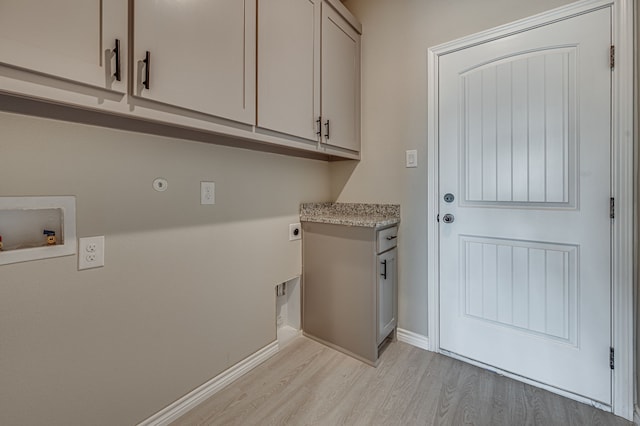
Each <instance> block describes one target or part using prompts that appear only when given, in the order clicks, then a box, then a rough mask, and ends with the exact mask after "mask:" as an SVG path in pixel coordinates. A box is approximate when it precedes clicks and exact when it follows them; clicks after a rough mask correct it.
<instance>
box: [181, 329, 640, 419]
mask: <svg viewBox="0 0 640 426" xmlns="http://www.w3.org/2000/svg"><path fill="white" fill-rule="evenodd" d="M173 425H243V426H244V425H261V426H262V425H296V426H297V425H367V426H368V425H456V426H457V425H491V426H493V425H562V426H565V425H567V426H568V425H581V426H582V425H631V423H629V422H627V421H625V420H623V419H621V418H619V417H616V416H614V415H612V414H609V413H605V412H603V411H600V410H597V409H595V408H592V407H590V406H588V405H585V404H581V403H579V402H575V401H572V400H569V399H566V398H563V397H561V396H558V395H555V394H552V393H550V392H547V391H544V390H541V389H538V388H535V387H532V386H529V385H525V384H523V383H520V382H517V381H515V380H512V379H508V378H506V377H501V376H499V375H497V374H494V373H491V372H489V371H486V370H483V369H480V368H477V367H474V366H472V365H469V364H465V363H463V362H460V361H457V360H454V359H452V358H449V357H446V356H443V355H439V354H435V353H431V352H427V351H423V350H421V349H418V348H415V347H413V346H410V345H407V344H404V343H401V342H394V343H392V344H391V345H390V346H389V347H388V348H387V349H386V350H385V352H384V353H383V354H382V357H381V361H380V364H379V366H378V368H373V367H369V366H367V365H365V364H363V363H361V362H359V361H356V360H355V359H352V358H350V357H348V356H346V355H343V354H342V353H340V352H337V351H335V350H333V349H330V348H328V347H325V346H323V345H321V344H319V343H316V342H314V341H312V340H309V339H307V338H304V337H299V338H297V339H295V340H294V341H292V342H291V343H290V344H289V345H287V346H286V347H285V348H284V349H282V350H281V351H280V352H279V353H278V354H277V355H275V356H274V357H273V358H271V359H269V360H268V361H266V362H265V363H263V364H262V365H260V366H259V367H257V368H256V369H254V370H253V371H251V372H250V373H248V374H247V375H245V376H244V377H242V378H241V379H239V380H238V381H236V382H235V383H233V384H231V385H229V386H228V387H227V388H225V389H223V390H222V391H221V392H219V393H217V394H216V395H214V396H212V397H211V398H209V399H208V400H206V401H205V402H204V403H202V404H201V405H200V406H198V407H196V409H194V410H192V411H191V412H189V413H187V414H186V415H184V416H183V417H182V418H180V419H178V420H177V421H176V422H175V423H173Z"/></svg>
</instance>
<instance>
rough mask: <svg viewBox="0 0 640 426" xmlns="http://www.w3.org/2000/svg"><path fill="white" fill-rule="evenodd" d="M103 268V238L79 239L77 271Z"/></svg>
mask: <svg viewBox="0 0 640 426" xmlns="http://www.w3.org/2000/svg"><path fill="white" fill-rule="evenodd" d="M101 266H104V236H100V237H87V238H80V239H79V241H78V270H79V271H82V270H83V269H91V268H100V267H101Z"/></svg>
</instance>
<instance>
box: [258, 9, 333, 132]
mask: <svg viewBox="0 0 640 426" xmlns="http://www.w3.org/2000/svg"><path fill="white" fill-rule="evenodd" d="M320 4H321V0H259V1H258V22H259V25H258V126H259V127H261V128H263V129H269V130H273V131H277V132H281V133H285V134H287V135H291V136H297V137H300V138H303V139H307V140H311V141H317V140H318V133H317V132H318V124H317V123H316V121H317V120H318V118H319V116H320Z"/></svg>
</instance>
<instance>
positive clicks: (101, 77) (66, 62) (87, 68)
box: [0, 0, 127, 91]
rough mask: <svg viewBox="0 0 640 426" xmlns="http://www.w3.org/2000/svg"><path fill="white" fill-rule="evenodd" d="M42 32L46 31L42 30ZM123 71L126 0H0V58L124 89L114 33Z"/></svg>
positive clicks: (80, 81)
mask: <svg viewBox="0 0 640 426" xmlns="http://www.w3.org/2000/svg"><path fill="white" fill-rule="evenodd" d="M43 34H46V36H42V35H43ZM116 38H117V39H119V40H120V46H121V54H120V59H121V61H122V66H121V70H122V76H123V77H124V76H125V75H126V69H127V68H126V63H125V61H126V56H127V55H126V47H127V6H126V2H104V3H103V2H102V1H99V0H58V1H55V2H53V1H52V2H47V1H45V2H43V1H38V0H3V1H2V2H0V63H3V64H6V65H9V66H13V67H18V68H22V69H26V70H30V71H35V72H37V73H43V74H46V75H50V76H54V77H59V78H63V79H67V80H73V81H76V82H79V83H83V84H88V85H91V86H96V87H101V88H107V89H113V90H116V91H124V90H125V88H126V84H125V81H124V79H122V80H121V81H116V80H115V78H114V77H113V74H114V73H115V57H114V54H113V48H114V47H115V39H116Z"/></svg>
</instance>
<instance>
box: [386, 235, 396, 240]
mask: <svg viewBox="0 0 640 426" xmlns="http://www.w3.org/2000/svg"><path fill="white" fill-rule="evenodd" d="M396 238H398V236H397V235H389V236H388V237H387V240H389V241H391V240H395V239H396Z"/></svg>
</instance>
